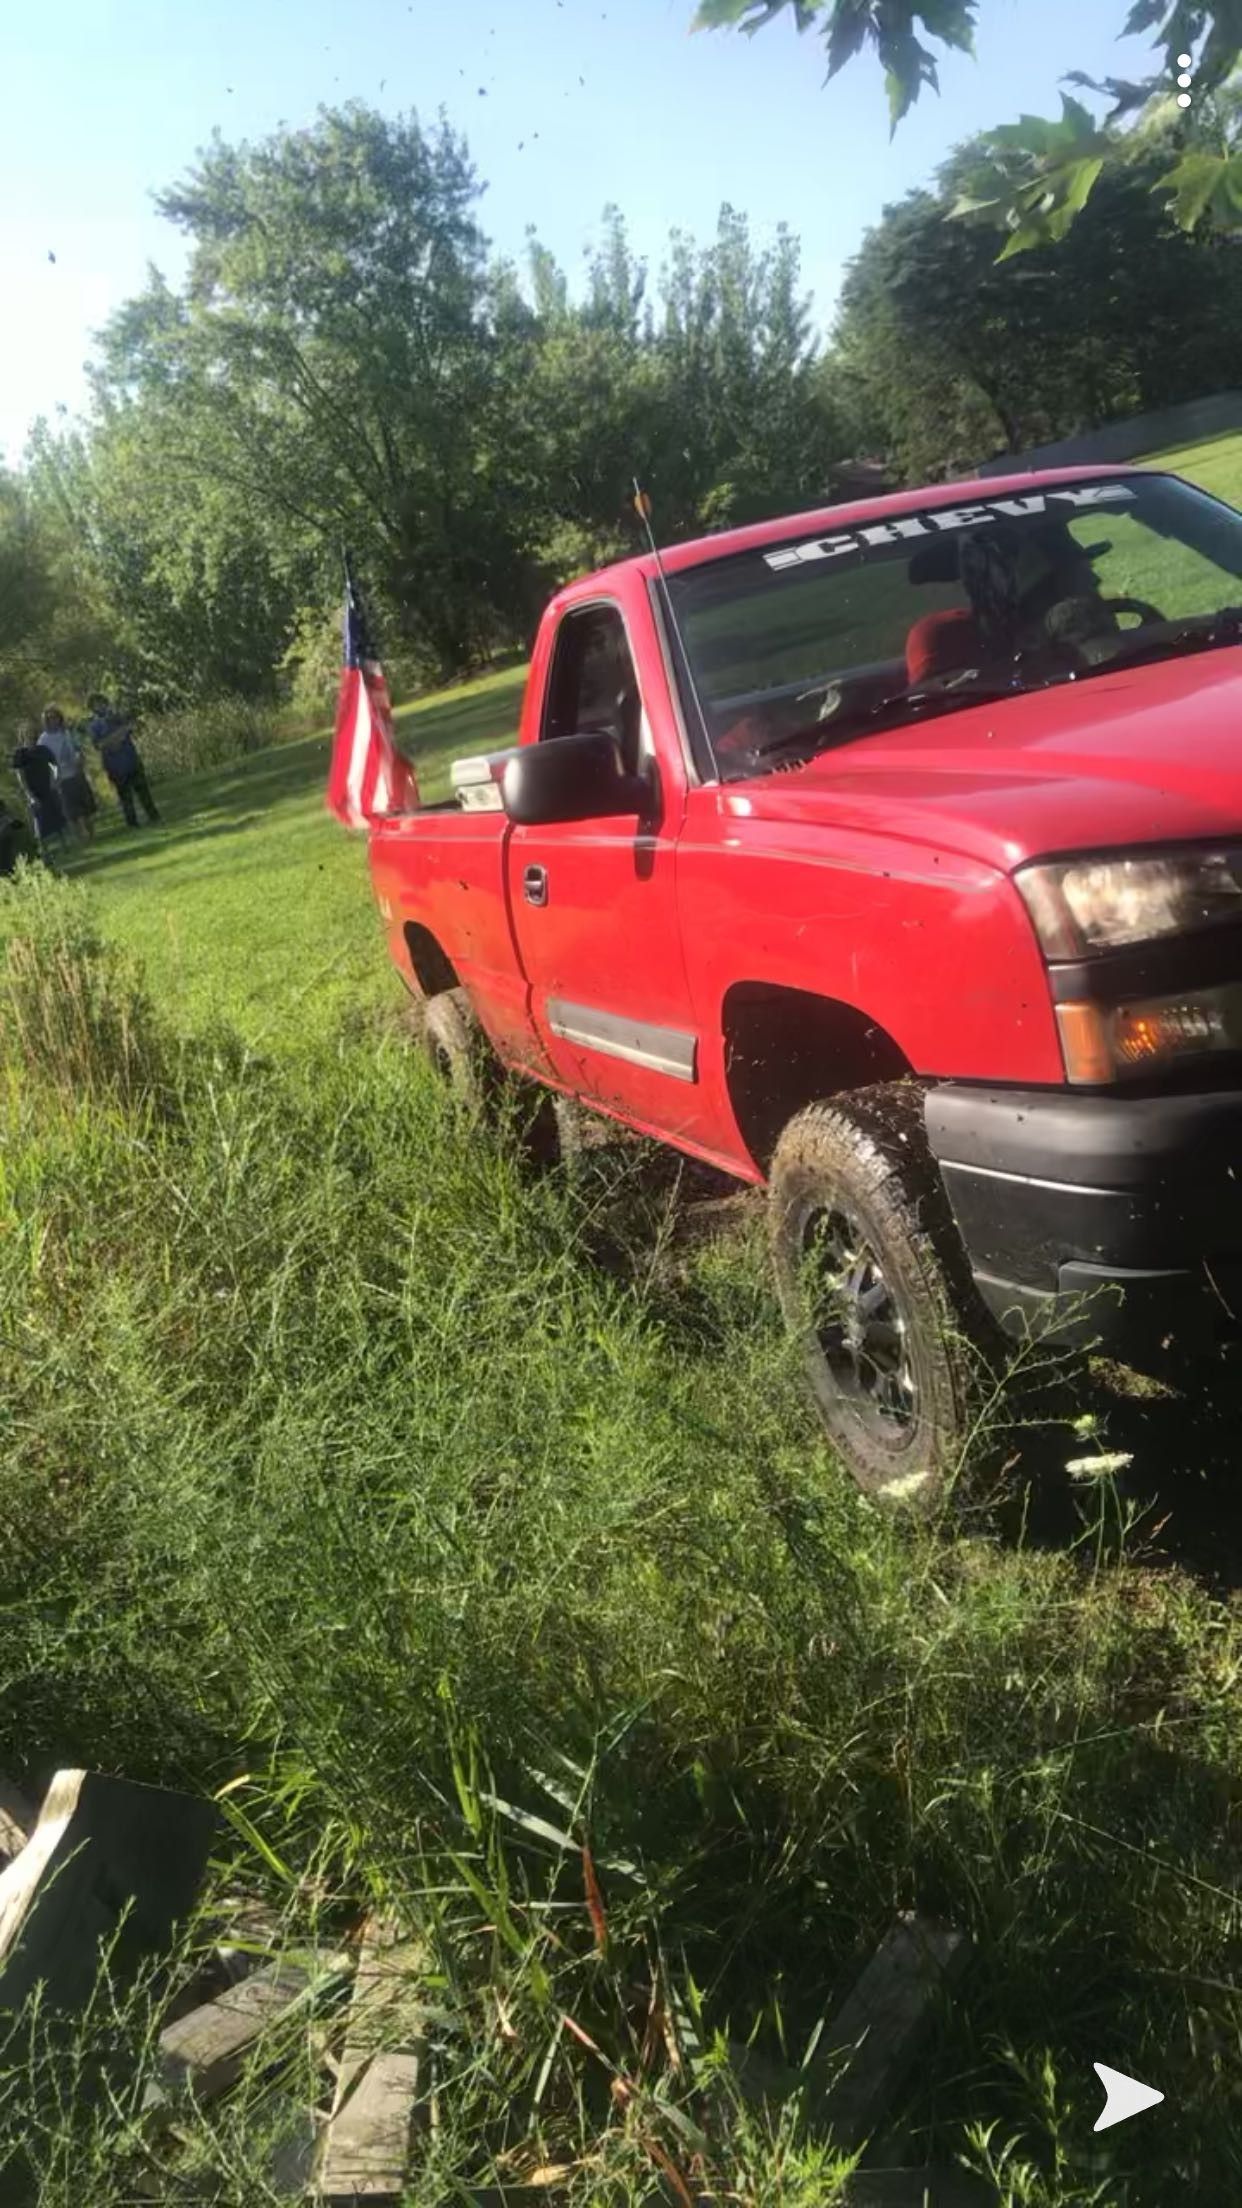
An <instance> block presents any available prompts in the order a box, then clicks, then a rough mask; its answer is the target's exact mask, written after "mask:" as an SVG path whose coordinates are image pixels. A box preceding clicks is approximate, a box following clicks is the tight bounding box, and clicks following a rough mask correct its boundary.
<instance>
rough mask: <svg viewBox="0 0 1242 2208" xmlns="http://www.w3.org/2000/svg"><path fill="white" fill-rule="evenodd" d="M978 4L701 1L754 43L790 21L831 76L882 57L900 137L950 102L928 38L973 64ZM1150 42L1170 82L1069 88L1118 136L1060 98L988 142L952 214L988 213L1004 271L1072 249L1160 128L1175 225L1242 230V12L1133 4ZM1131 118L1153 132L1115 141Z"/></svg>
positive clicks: (1134, 26) (1197, 0) (1134, 23)
mask: <svg viewBox="0 0 1242 2208" xmlns="http://www.w3.org/2000/svg"><path fill="white" fill-rule="evenodd" d="M980 6H981V0H700V6H699V8H698V12H697V14H696V17H695V26H696V28H700V29H721V28H725V27H732V28H737V29H741V30H743V31H746V32H749V33H753V32H755V31H759V30H762V29H763V28H764V26H765V25H767V24H769V23H772V22H774V21H776V19H777V18H778V17H780V16H783V15H785V14H786V13H787V12H788V13H791V14H792V15H793V18H794V21H795V23H796V25H797V28H798V30H799V31H811V30H813V31H817V32H818V33H819V34H820V35H821V36H822V38H823V39H824V42H825V44H826V46H827V49H828V75H829V77H830V78H831V77H833V76H835V75H836V74H837V72H838V70H840V69H843V68H844V67H845V66H846V64H847V63H848V62H850V61H852V60H854V59H855V57H856V56H857V55H858V54H860V53H861V52H863V50H864V49H865V48H867V47H872V48H874V50H875V52H876V53H877V55H878V57H879V60H880V62H881V64H882V66H883V68H884V72H885V79H886V82H887V86H888V96H889V111H890V114H891V116H892V123H893V128H894V129H896V127H897V124H898V123H899V122H900V121H901V119H902V117H903V116H904V115H905V114H907V113H908V111H909V109H910V107H911V106H912V105H913V103H914V101H915V100H916V99H917V98H918V97H919V95H920V93H921V92H922V91H923V90H924V88H926V87H930V89H931V90H932V91H938V90H939V79H938V57H937V54H936V53H935V51H934V49H933V48H932V47H930V46H927V45H925V44H924V39H926V38H931V39H932V40H934V41H935V43H936V45H938V46H940V47H943V48H947V49H957V50H958V51H960V52H963V53H970V52H972V51H973V48H974V38H975V31H976V29H977V26H978V22H979V15H980ZM1149 30H1150V31H1154V32H1155V34H1156V35H1155V40H1154V43H1155V44H1156V45H1157V46H1159V47H1161V48H1163V56H1164V64H1163V68H1162V69H1161V70H1159V71H1155V72H1153V73H1152V74H1151V75H1150V76H1148V77H1145V78H1143V79H1141V80H1140V81H1138V82H1136V83H1130V82H1126V81H1123V80H1121V79H1118V78H1112V77H1110V78H1106V79H1105V80H1104V82H1103V83H1096V82H1094V81H1093V80H1092V79H1091V78H1089V77H1085V76H1084V75H1083V74H1082V72H1081V71H1080V70H1074V71H1072V72H1070V73H1069V74H1068V75H1067V78H1066V82H1067V83H1072V84H1076V85H1078V86H1079V87H1080V88H1082V89H1086V90H1090V91H1094V92H1097V93H1100V94H1102V95H1103V96H1104V97H1105V98H1107V99H1108V100H1109V101H1110V102H1111V111H1110V114H1109V117H1108V125H1109V126H1113V127H1106V126H1103V125H1101V124H1099V123H1097V121H1096V120H1095V118H1094V117H1093V116H1092V115H1091V114H1090V112H1089V111H1088V109H1087V108H1085V107H1084V106H1083V105H1082V102H1081V101H1079V100H1074V99H1071V98H1069V97H1068V96H1067V95H1063V96H1062V113H1061V117H1060V120H1059V121H1056V122H1053V121H1048V120H1045V119H1043V118H1041V117H1039V116H1032V115H1024V116H1022V117H1021V118H1020V120H1019V121H1018V122H1016V123H1007V124H1005V125H1003V126H1002V127H1001V128H1000V129H998V130H996V131H993V132H991V133H990V134H989V136H988V138H987V139H986V140H985V141H983V142H981V145H980V148H979V157H978V160H977V162H976V165H975V169H974V172H973V174H972V176H971V177H970V179H969V187H968V189H967V191H966V192H965V193H964V194H963V197H962V199H961V201H960V202H959V205H958V206H957V207H956V208H954V209H953V210H951V212H953V213H962V214H975V215H979V214H982V215H985V216H986V217H987V218H988V220H989V222H990V224H991V225H992V226H993V227H999V228H1001V229H1002V230H1003V231H1005V232H1006V233H1007V237H1006V243H1005V245H1004V247H1003V249H1002V254H1001V258H1002V259H1006V258H1009V257H1011V256H1012V255H1014V254H1017V253H1023V252H1028V251H1030V250H1031V249H1032V248H1033V247H1035V246H1039V245H1048V244H1056V243H1058V242H1059V241H1060V240H1061V239H1062V238H1064V237H1065V236H1066V235H1067V234H1068V232H1069V230H1070V228H1071V226H1072V225H1073V223H1074V222H1075V221H1076V220H1077V218H1078V216H1079V215H1080V214H1081V213H1082V210H1083V208H1084V207H1085V206H1086V204H1087V201H1088V200H1089V198H1090V197H1091V194H1092V192H1093V191H1094V190H1095V187H1096V185H1097V183H1098V181H1099V179H1100V177H1101V175H1102V174H1103V173H1104V171H1105V170H1106V169H1107V168H1116V167H1119V166H1121V165H1123V164H1124V163H1125V162H1126V161H1127V160H1128V159H1129V158H1130V156H1131V153H1132V151H1133V150H1134V148H1135V146H1136V145H1138V146H1139V147H1141V146H1142V144H1143V141H1144V138H1145V135H1146V134H1147V132H1148V131H1149V130H1150V128H1151V127H1152V126H1154V128H1155V131H1156V133H1157V135H1158V136H1160V137H1162V138H1163V139H1164V141H1165V147H1164V152H1165V159H1164V166H1163V168H1162V170H1161V171H1160V173H1159V174H1158V175H1157V176H1156V178H1155V185H1154V188H1156V189H1158V190H1159V191H1160V192H1161V193H1162V194H1164V195H1165V196H1167V197H1168V198H1169V199H1170V201H1171V203H1172V205H1173V208H1174V211H1175V215H1176V219H1177V221H1178V222H1179V223H1180V224H1181V225H1182V226H1183V227H1184V228H1185V229H1188V230H1193V229H1194V228H1196V227H1197V226H1198V225H1199V224H1200V223H1202V222H1205V221H1207V222H1209V223H1211V224H1212V225H1214V226H1215V227H1217V228H1219V229H1223V230H1224V231H1226V232H1227V233H1229V234H1233V233H1234V232H1236V231H1238V230H1239V229H1242V152H1239V150H1238V146H1237V143H1236V135H1235V134H1234V133H1233V132H1232V131H1231V129H1230V127H1229V114H1230V110H1231V106H1232V103H1231V100H1230V98H1229V94H1230V91H1231V86H1230V80H1231V79H1232V78H1233V77H1234V74H1235V72H1236V71H1237V69H1238V66H1239V63H1240V62H1242V0H1133V4H1132V5H1131V7H1130V10H1129V13H1128V15H1127V16H1126V18H1125V20H1124V23H1123V24H1122V26H1121V35H1122V36H1126V35H1129V34H1139V33H1142V32H1144V31H1149ZM1183 53H1186V54H1189V56H1190V57H1191V62H1192V67H1193V82H1194V92H1193V95H1192V96H1191V100H1192V106H1191V109H1190V110H1188V111H1184V110H1182V109H1181V108H1180V106H1179V104H1178V97H1177V95H1176V94H1175V93H1174V91H1173V89H1172V87H1173V84H1174V79H1175V77H1176V76H1177V74H1178V69H1179V56H1180V55H1182V54H1183ZM1222 96H1223V97H1222ZM1195 109H1197V111H1198V113H1197V117H1196V120H1195V121H1191V119H1190V116H1191V114H1192V113H1194V111H1195ZM1127 117H1128V118H1136V117H1137V118H1138V120H1139V124H1140V126H1143V127H1140V128H1139V129H1138V130H1137V132H1135V133H1131V132H1130V131H1128V130H1127V131H1123V130H1119V129H1117V128H1116V127H1115V126H1116V125H1117V124H1118V123H1120V122H1121V121H1122V119H1123V118H1127Z"/></svg>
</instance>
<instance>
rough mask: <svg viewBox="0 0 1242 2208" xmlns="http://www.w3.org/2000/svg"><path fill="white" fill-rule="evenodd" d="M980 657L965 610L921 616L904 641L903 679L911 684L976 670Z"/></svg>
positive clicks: (974, 630) (971, 617) (972, 622)
mask: <svg viewBox="0 0 1242 2208" xmlns="http://www.w3.org/2000/svg"><path fill="white" fill-rule="evenodd" d="M982 657H983V649H982V646H981V644H980V641H979V631H978V629H977V628H976V626H975V617H974V615H973V613H971V612H969V611H968V609H967V608H966V607H965V606H962V607H958V608H956V609H955V610H953V611H952V612H949V613H925V614H924V615H923V617H922V619H921V620H920V621H916V622H915V624H914V627H913V628H912V629H911V631H910V633H909V635H908V636H907V638H906V678H907V680H908V681H909V682H912V683H913V682H926V681H928V680H929V678H930V677H931V676H933V675H956V674H960V672H961V670H962V669H963V668H964V667H977V666H978V665H979V662H980V660H981V659H982Z"/></svg>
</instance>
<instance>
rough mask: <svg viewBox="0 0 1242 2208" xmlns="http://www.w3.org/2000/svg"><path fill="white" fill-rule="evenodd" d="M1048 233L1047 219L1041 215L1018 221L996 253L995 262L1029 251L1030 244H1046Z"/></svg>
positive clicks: (1010, 258)
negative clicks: (1015, 227)
mask: <svg viewBox="0 0 1242 2208" xmlns="http://www.w3.org/2000/svg"><path fill="white" fill-rule="evenodd" d="M1049 235H1050V233H1049V229H1048V223H1047V219H1046V217H1044V216H1042V215H1040V216H1032V217H1031V218H1030V219H1029V220H1028V221H1026V222H1020V223H1019V224H1018V226H1017V229H1016V230H1014V231H1012V232H1011V233H1010V236H1009V238H1008V239H1007V240H1006V242H1005V244H1004V245H1003V246H1002V248H1001V250H1000V252H999V253H998V254H997V256H996V259H997V262H998V263H999V262H1001V261H1011V260H1012V259H1013V258H1014V256H1015V254H1017V253H1029V252H1030V250H1031V248H1032V246H1036V245H1047V243H1048V240H1049Z"/></svg>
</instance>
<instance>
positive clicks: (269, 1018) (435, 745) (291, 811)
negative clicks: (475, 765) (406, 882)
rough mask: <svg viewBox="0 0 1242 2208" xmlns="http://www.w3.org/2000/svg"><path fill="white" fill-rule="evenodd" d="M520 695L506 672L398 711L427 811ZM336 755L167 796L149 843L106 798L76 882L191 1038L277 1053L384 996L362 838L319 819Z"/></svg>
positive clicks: (511, 716)
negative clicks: (238, 1036) (276, 1047)
mask: <svg viewBox="0 0 1242 2208" xmlns="http://www.w3.org/2000/svg"><path fill="white" fill-rule="evenodd" d="M523 680H524V670H523V669H521V668H518V669H515V670H507V671H506V672H505V673H503V674H498V675H490V676H487V677H485V678H484V679H483V680H481V681H478V682H472V683H465V684H462V685H461V686H460V687H459V688H457V689H454V690H449V691H445V692H443V693H442V694H441V695H440V696H438V697H436V698H432V699H429V700H427V701H425V702H420V703H418V704H415V705H412V706H406V707H404V708H402V709H400V710H399V711H398V713H397V721H398V725H399V728H400V731H401V736H402V741H403V743H404V745H405V747H406V748H407V749H408V751H409V753H410V755H411V757H412V758H413V759H414V761H415V764H416V767H417V771H418V777H419V786H420V789H421V790H422V792H423V794H424V795H425V796H427V797H436V796H439V795H442V794H443V793H444V792H445V791H446V790H447V789H448V786H449V784H448V769H449V763H450V761H451V760H453V759H455V758H458V757H461V756H463V755H465V754H466V753H469V752H471V751H477V750H483V749H488V748H493V749H494V748H496V747H498V746H499V745H501V744H503V743H505V742H507V741H511V740H512V737H513V735H514V733H515V731H516V726H517V716H518V711H519V706H520V702H521V694H522V684H523ZM330 752H331V740H330V738H329V737H328V736H327V735H323V736H312V737H307V738H305V739H304V740H303V741H301V742H299V743H291V744H283V745H279V746H277V747H275V748H274V749H272V750H270V751H263V752H255V753H253V754H251V755H250V756H249V757H248V758H244V759H239V760H238V761H236V763H235V764H234V765H233V766H231V767H229V768H227V769H225V770H214V771H212V772H209V773H205V774H198V775H187V776H186V777H184V778H183V779H182V780H179V781H176V782H169V783H166V784H164V785H162V786H161V788H160V790H159V792H158V802H159V805H160V808H161V811H162V813H163V815H164V825H163V826H161V827H158V828H154V829H148V828H139V829H137V830H128V829H126V828H125V827H124V825H123V823H122V822H121V819H120V815H119V813H118V812H117V810H116V807H115V805H114V804H113V803H112V801H111V799H110V797H102V796H101V811H100V819H101V822H102V826H101V829H100V832H99V834H98V836H97V837H96V840H95V843H94V845H93V846H92V848H91V849H90V851H89V852H88V853H87V855H86V856H84V857H78V858H74V859H72V860H71V861H70V868H69V870H70V871H71V872H72V873H73V874H74V875H75V876H76V877H77V878H79V879H81V880H82V881H85V882H89V884H90V886H91V888H92V891H93V892H94V893H95V896H96V900H97V904H98V909H99V911H100V914H101V915H102V917H103V919H104V921H105V924H106V926H107V928H108V930H109V932H110V934H111V935H112V936H114V937H115V939H116V940H117V941H118V942H120V943H124V944H126V945H128V946H129V947H130V948H131V949H133V950H135V951H137V952H139V953H140V954H141V956H142V958H143V961H144V963H145V965H146V968H147V971H148V973H149V975H150V978H151V983H152V986H153V988H154V990H155V993H156V995H157V996H158V997H159V998H160V999H161V1001H163V1002H166V1003H169V1004H175V1005H176V1006H177V1008H178V1013H179V1016H180V1017H181V1018H182V1019H183V1020H185V1021H186V1022H188V1023H189V1024H191V1025H195V1026H202V1025H204V1024H205V1023H207V1022H209V1021H210V1020H212V1019H215V1018H224V1019H227V1020H229V1021H231V1022H232V1023H233V1024H234V1025H235V1026H236V1027H237V1028H238V1029H239V1030H240V1031H241V1032H242V1033H243V1034H244V1035H245V1036H246V1037H247V1039H248V1040H250V1041H253V1042H255V1043H261V1044H263V1045H265V1046H269V1047H270V1046H271V1045H273V1044H276V1043H279V1041H280V1039H281V1037H282V1035H285V1034H288V1033H291V1032H293V1031H294V1030H295V1029H296V1031H297V1032H299V1033H304V1032H306V1031H307V1030H308V1029H314V1030H315V1031H317V1032H319V1033H323V1032H326V1031H327V1029H328V1028H330V1027H331V1026H332V1024H333V1023H334V1022H335V1020H336V1019H337V1017H338V1016H339V1014H340V1013H341V1012H342V1011H343V1010H344V1009H345V1008H346V1007H348V1006H355V1007H357V1006H363V1007H365V1006H368V1005H371V1004H376V1003H379V1002H381V1001H382V1000H383V998H384V996H385V995H386V994H388V993H390V992H391V988H392V982H391V977H390V974H389V970H388V962H387V954H386V952H385V950H384V947H383V943H382V939H381V935H380V930H379V923H378V919H377V917H376V912H375V907H374V904H373V903H372V900H371V893H370V882H369V877H368V874H367V864H366V844H365V839H364V838H362V837H361V836H354V835H350V834H348V833H347V832H346V831H345V830H344V829H342V828H341V827H340V826H339V825H338V824H337V822H336V821H335V820H334V819H333V818H332V816H331V815H330V814H329V813H328V812H327V811H326V809H325V806H324V788H325V785H326V782H327V775H328V760H329V755H330ZM97 779H98V778H97Z"/></svg>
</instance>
